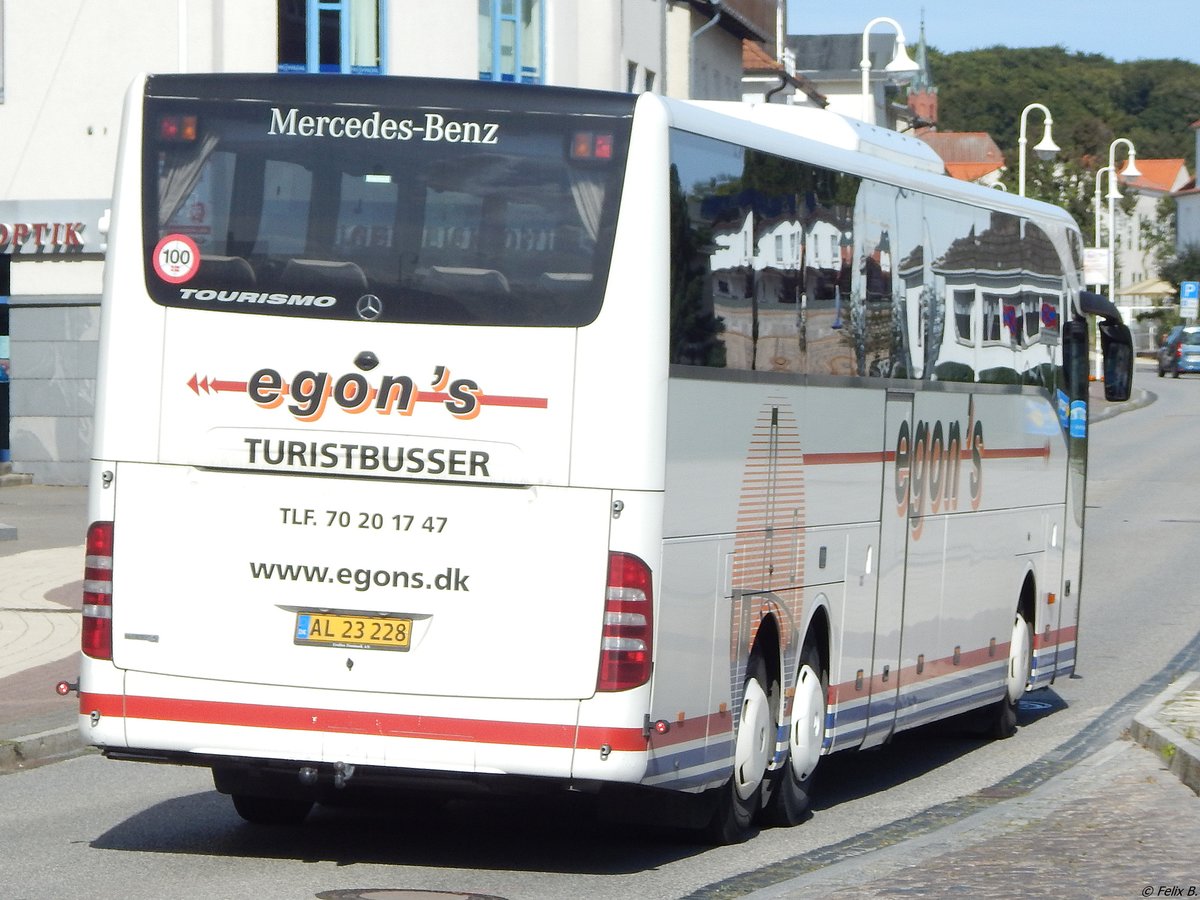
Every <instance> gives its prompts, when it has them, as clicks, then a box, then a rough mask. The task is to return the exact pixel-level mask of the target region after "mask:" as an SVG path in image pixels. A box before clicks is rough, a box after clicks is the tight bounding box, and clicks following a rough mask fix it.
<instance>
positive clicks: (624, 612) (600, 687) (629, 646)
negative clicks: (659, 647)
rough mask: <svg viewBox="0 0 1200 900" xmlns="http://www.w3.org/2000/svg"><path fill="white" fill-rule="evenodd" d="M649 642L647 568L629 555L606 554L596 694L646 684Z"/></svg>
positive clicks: (650, 600)
mask: <svg viewBox="0 0 1200 900" xmlns="http://www.w3.org/2000/svg"><path fill="white" fill-rule="evenodd" d="M653 638H654V595H653V589H652V577H651V573H650V567H649V566H648V565H646V564H645V563H644V562H642V560H640V559H638V558H637V557H636V556H633V555H631V554H629V553H610V554H609V555H608V587H607V590H606V592H605V598H604V631H603V633H602V635H601V638H600V676H599V678H598V679H597V680H596V690H597V691H624V690H628V689H629V688H635V687H638V686H639V685H643V684H645V683H646V682H647V681H649V680H650V667H651V657H652V654H651V651H652V649H653V647H652V644H653Z"/></svg>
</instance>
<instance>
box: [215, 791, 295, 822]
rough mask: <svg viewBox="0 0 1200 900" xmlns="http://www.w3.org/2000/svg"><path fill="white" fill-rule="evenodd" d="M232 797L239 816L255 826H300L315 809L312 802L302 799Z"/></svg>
mask: <svg viewBox="0 0 1200 900" xmlns="http://www.w3.org/2000/svg"><path fill="white" fill-rule="evenodd" d="M232 796H233V808H234V809H236V810H237V814H238V815H239V816H241V817H242V818H243V819H245V820H246V821H247V822H252V823H253V824H255V825H299V824H300V823H301V822H303V821H304V819H305V817H306V816H307V815H308V813H309V811H310V810H311V809H312V808H313V802H312V801H311V800H305V799H303V798H300V797H256V796H253V795H251V794H233V795H232Z"/></svg>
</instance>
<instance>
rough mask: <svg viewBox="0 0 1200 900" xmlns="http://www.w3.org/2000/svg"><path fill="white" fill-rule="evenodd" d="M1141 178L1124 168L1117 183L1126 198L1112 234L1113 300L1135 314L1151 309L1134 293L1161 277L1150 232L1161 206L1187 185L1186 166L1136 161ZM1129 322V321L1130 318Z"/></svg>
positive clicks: (1119, 205)
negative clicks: (1113, 234) (1132, 176)
mask: <svg viewBox="0 0 1200 900" xmlns="http://www.w3.org/2000/svg"><path fill="white" fill-rule="evenodd" d="M1137 167H1138V169H1139V170H1140V171H1141V173H1142V174H1141V175H1140V176H1138V177H1136V178H1129V177H1127V176H1126V175H1125V174H1124V168H1125V167H1124V166H1122V167H1121V171H1120V172H1119V173H1118V175H1117V183H1118V186H1119V187H1120V189H1121V192H1122V194H1123V195H1124V197H1123V199H1121V200H1118V201H1116V204H1115V206H1114V210H1113V212H1114V215H1113V219H1114V223H1113V231H1114V232H1115V237H1116V243H1115V246H1116V260H1115V273H1116V284H1115V285H1114V287H1113V296H1114V298H1115V301H1116V303H1117V305H1118V306H1120V307H1122V308H1124V309H1128V310H1130V311H1132V310H1133V309H1135V308H1138V307H1143V306H1148V305H1152V304H1150V303H1148V302H1147V301H1146V298H1145V295H1144V294H1142V293H1141V291H1140V289H1139V290H1137V291H1135V290H1134V289H1135V288H1136V287H1137V286H1139V285H1142V286H1144V285H1145V284H1146V282H1148V281H1153V280H1154V279H1156V278H1157V277H1158V259H1157V253H1156V250H1157V246H1156V245H1155V244H1154V243H1153V242H1151V241H1149V240H1147V232H1148V230H1150V229H1152V228H1154V227H1155V226H1156V225H1157V223H1158V222H1159V219H1160V216H1159V204H1160V203H1161V201H1162V200H1163V199H1164V198H1166V197H1170V196H1172V195H1174V194H1175V193H1176V192H1177V191H1179V190H1180V189H1182V188H1183V187H1184V185H1186V184H1187V183H1188V180H1189V176H1188V170H1187V164H1186V162H1185V161H1184V160H1182V159H1141V158H1138V160H1137ZM1127 319H1129V317H1128V316H1127Z"/></svg>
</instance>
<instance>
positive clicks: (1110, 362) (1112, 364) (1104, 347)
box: [1097, 319, 1133, 403]
mask: <svg viewBox="0 0 1200 900" xmlns="http://www.w3.org/2000/svg"><path fill="white" fill-rule="evenodd" d="M1097 327H1098V328H1099V329H1100V352H1101V353H1103V354H1104V399H1105V400H1109V401H1112V402H1116V403H1121V402H1124V401H1125V400H1128V399H1129V395H1130V393H1131V392H1132V390H1133V336H1132V335H1131V334H1130V333H1129V326H1127V325H1126V324H1125V323H1124V322H1121V321H1119V320H1115V321H1114V320H1113V319H1103V320H1101V321H1100V322H1098V323H1097Z"/></svg>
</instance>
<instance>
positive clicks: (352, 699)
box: [79, 672, 648, 783]
mask: <svg viewBox="0 0 1200 900" xmlns="http://www.w3.org/2000/svg"><path fill="white" fill-rule="evenodd" d="M123 680H124V681H125V686H124V689H123V691H121V692H113V693H96V692H84V693H81V694H80V698H79V702H80V707H79V711H80V717H79V728H80V731H81V733H82V734H83V736H84V741H85V742H86V743H90V744H93V745H95V746H98V747H100V748H101V749H103V750H104V751H105V752H106V753H108V754H109V755H111V756H119V757H122V758H147V759H152V760H153V761H160V762H171V763H176V764H187V765H201V766H209V765H213V762H212V761H213V760H217V761H222V760H233V759H240V760H259V761H262V764H263V765H266V766H267V767H273V766H276V765H277V764H285V765H287V766H290V767H291V768H292V769H293V771H295V770H296V769H298V768H299V767H300V766H302V765H307V766H312V767H316V768H318V769H319V770H323V769H324V768H328V767H330V766H333V765H335V764H339V763H340V764H344V765H353V766H355V767H362V768H364V769H378V770H381V771H390V772H392V773H393V774H396V773H399V772H442V773H449V774H457V775H463V776H471V777H477V776H481V777H486V776H497V777H509V776H513V777H536V778H544V779H551V780H559V781H562V782H570V781H572V780H578V779H581V780H585V781H610V782H624V783H640V782H641V781H642V780H643V779H644V777H645V773H646V769H647V759H648V741H647V737H646V735H645V733H644V724H643V720H644V718H645V713H644V710H645V709H646V706H647V702H646V696H647V689H638V690H635V691H629V692H623V693H621V694H601V695H597V696H596V697H595V698H592V699H589V700H583V701H579V700H494V699H487V698H461V697H428V696H412V695H395V694H373V693H372V694H368V693H363V692H350V691H315V690H310V689H300V688H286V687H279V686H272V685H250V684H238V683H232V682H214V681H206V680H199V679H182V678H173V677H168V676H157V675H147V674H145V673H133V672H130V673H125V677H124V679H123Z"/></svg>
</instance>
